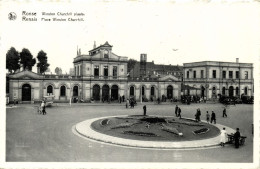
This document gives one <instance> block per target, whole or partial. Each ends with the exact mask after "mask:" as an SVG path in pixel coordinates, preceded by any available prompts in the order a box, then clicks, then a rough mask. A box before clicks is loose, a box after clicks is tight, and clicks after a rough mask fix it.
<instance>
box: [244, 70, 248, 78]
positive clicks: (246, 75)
mask: <svg viewBox="0 0 260 169" xmlns="http://www.w3.org/2000/svg"><path fill="white" fill-rule="evenodd" d="M245 79H248V71H245Z"/></svg>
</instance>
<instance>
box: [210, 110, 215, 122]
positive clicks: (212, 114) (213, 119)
mask: <svg viewBox="0 0 260 169" xmlns="http://www.w3.org/2000/svg"><path fill="white" fill-rule="evenodd" d="M213 121H214V124H216V114H215V113H214V111H212V113H211V121H210V123H212V122H213Z"/></svg>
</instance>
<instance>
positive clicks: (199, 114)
mask: <svg viewBox="0 0 260 169" xmlns="http://www.w3.org/2000/svg"><path fill="white" fill-rule="evenodd" d="M200 116H201V112H200V109H199V108H198V110H197V120H198V121H200Z"/></svg>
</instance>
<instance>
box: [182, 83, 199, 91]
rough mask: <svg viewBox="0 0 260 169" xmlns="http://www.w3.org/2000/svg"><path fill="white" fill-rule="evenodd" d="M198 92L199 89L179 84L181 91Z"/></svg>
mask: <svg viewBox="0 0 260 169" xmlns="http://www.w3.org/2000/svg"><path fill="white" fill-rule="evenodd" d="M188 89H189V90H199V88H196V87H192V86H189V85H185V84H181V90H188Z"/></svg>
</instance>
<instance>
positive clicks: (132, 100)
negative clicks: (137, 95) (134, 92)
mask: <svg viewBox="0 0 260 169" xmlns="http://www.w3.org/2000/svg"><path fill="white" fill-rule="evenodd" d="M135 105H136V101H135V100H134V99H127V100H126V104H125V107H126V108H128V107H129V106H130V108H135Z"/></svg>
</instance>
